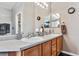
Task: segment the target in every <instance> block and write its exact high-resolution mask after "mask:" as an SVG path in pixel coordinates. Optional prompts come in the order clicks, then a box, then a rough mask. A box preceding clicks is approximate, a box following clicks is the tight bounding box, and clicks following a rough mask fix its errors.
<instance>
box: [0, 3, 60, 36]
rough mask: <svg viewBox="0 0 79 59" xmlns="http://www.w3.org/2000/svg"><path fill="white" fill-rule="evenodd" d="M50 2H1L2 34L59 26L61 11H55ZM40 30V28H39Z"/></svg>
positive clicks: (0, 24)
mask: <svg viewBox="0 0 79 59" xmlns="http://www.w3.org/2000/svg"><path fill="white" fill-rule="evenodd" d="M51 6H52V5H51V3H50V2H0V35H8V34H9V35H15V34H24V35H27V34H28V33H29V32H34V31H36V30H37V29H39V28H40V27H41V26H42V25H43V26H44V28H54V27H59V24H60V22H59V19H60V14H59V13H53V11H52V8H51ZM38 31H39V30H38Z"/></svg>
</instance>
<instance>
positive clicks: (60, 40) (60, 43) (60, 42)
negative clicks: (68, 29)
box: [57, 36, 63, 55]
mask: <svg viewBox="0 0 79 59" xmlns="http://www.w3.org/2000/svg"><path fill="white" fill-rule="evenodd" d="M62 49H63V37H62V36H59V37H57V55H59V54H60V52H61V51H62Z"/></svg>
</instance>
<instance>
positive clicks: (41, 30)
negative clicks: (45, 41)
mask: <svg viewBox="0 0 79 59" xmlns="http://www.w3.org/2000/svg"><path fill="white" fill-rule="evenodd" d="M40 32H41V33H42V35H44V27H43V26H41V29H40Z"/></svg>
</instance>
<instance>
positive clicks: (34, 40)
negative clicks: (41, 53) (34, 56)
mask: <svg viewBox="0 0 79 59" xmlns="http://www.w3.org/2000/svg"><path fill="white" fill-rule="evenodd" d="M21 40H22V41H24V42H29V43H35V42H40V41H42V40H43V38H41V37H31V38H29V39H27V38H22V39H21Z"/></svg>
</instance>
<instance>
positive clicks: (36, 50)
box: [22, 45, 41, 56]
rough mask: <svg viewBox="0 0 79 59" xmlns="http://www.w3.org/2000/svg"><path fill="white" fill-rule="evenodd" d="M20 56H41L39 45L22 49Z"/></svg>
mask: <svg viewBox="0 0 79 59" xmlns="http://www.w3.org/2000/svg"><path fill="white" fill-rule="evenodd" d="M22 54H23V55H22V56H41V45H37V46H34V47H31V48H29V49H26V50H24V51H22Z"/></svg>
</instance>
